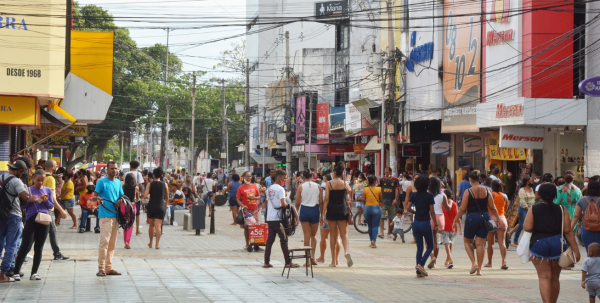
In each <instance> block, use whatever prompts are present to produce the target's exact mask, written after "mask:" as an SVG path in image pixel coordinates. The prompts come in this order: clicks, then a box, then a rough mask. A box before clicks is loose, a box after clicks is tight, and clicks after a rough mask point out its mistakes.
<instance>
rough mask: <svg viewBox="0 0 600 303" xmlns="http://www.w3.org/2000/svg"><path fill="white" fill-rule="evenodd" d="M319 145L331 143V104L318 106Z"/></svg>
mask: <svg viewBox="0 0 600 303" xmlns="http://www.w3.org/2000/svg"><path fill="white" fill-rule="evenodd" d="M317 143H329V103H321V104H317Z"/></svg>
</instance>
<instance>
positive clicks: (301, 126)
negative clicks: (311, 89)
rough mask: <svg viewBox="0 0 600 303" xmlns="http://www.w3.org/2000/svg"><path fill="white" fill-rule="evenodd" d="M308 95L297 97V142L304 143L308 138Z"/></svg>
mask: <svg viewBox="0 0 600 303" xmlns="http://www.w3.org/2000/svg"><path fill="white" fill-rule="evenodd" d="M305 126H306V96H300V97H298V98H296V144H304V143H305V138H306V130H305Z"/></svg>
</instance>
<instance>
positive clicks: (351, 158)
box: [344, 152, 360, 161]
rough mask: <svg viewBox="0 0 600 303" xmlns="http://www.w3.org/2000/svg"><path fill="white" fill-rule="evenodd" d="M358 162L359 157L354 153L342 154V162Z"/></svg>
mask: <svg viewBox="0 0 600 303" xmlns="http://www.w3.org/2000/svg"><path fill="white" fill-rule="evenodd" d="M358 160H360V155H357V154H355V153H354V152H351V153H344V161H358Z"/></svg>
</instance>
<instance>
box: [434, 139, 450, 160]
mask: <svg viewBox="0 0 600 303" xmlns="http://www.w3.org/2000/svg"><path fill="white" fill-rule="evenodd" d="M431 154H432V155H446V156H447V155H449V154H450V141H444V140H435V141H431Z"/></svg>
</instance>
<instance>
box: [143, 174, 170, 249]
mask: <svg viewBox="0 0 600 303" xmlns="http://www.w3.org/2000/svg"><path fill="white" fill-rule="evenodd" d="M152 174H153V175H154V181H152V183H150V185H148V186H146V192H145V193H144V196H143V198H144V199H148V196H149V197H150V201H148V206H147V216H148V221H147V222H148V237H149V238H150V242H149V243H148V247H149V248H152V241H153V240H154V237H155V236H156V246H155V247H156V249H160V236H161V235H162V223H163V220H164V218H165V213H166V209H167V207H168V206H167V204H168V203H169V188H168V186H167V184H166V183H165V182H163V181H161V180H162V174H163V170H162V167H157V168H155V169H154V171H153V172H152Z"/></svg>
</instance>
